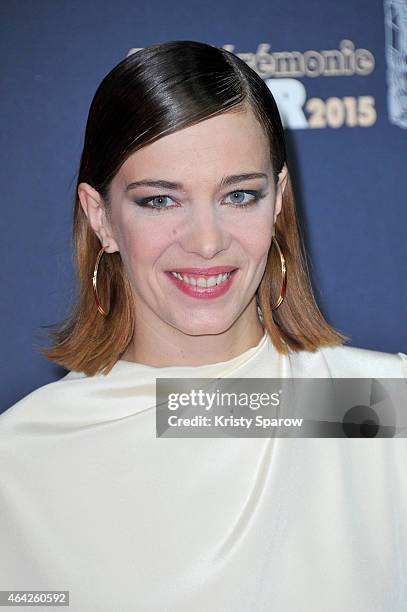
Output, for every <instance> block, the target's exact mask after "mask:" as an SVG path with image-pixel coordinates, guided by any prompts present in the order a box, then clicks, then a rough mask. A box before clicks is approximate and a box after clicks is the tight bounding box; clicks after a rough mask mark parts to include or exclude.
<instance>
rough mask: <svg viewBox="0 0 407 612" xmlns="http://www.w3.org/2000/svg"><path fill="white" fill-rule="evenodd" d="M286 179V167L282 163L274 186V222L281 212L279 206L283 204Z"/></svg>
mask: <svg viewBox="0 0 407 612" xmlns="http://www.w3.org/2000/svg"><path fill="white" fill-rule="evenodd" d="M287 180H288V168H287V164H284V166H283V168H282V170H281V172H280V174H279V175H278V183H277V186H276V190H277V192H276V201H275V206H274V223H275V222H276V220H277V217H278V215H279V214H280V212H281V207H282V204H283V193H284V190H285V188H286V185H287Z"/></svg>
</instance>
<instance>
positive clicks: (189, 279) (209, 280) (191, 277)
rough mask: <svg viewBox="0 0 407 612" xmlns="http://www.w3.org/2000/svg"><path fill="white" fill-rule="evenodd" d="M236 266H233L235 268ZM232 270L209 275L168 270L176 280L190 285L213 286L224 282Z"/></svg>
mask: <svg viewBox="0 0 407 612" xmlns="http://www.w3.org/2000/svg"><path fill="white" fill-rule="evenodd" d="M236 269H237V268H235V270H236ZM235 270H232V271H230V272H225V273H223V274H222V273H219V274H211V275H203V274H181V273H180V272H169V274H172V275H173V276H175V278H177V279H178V280H180V281H182V282H184V283H185V284H186V285H191V286H192V287H202V288H205V287H215V286H216V285H220V284H222V283H224V282H226V281H227V280H228V279H229V277H230V275H231V274H232V273H233V272H234V271H235Z"/></svg>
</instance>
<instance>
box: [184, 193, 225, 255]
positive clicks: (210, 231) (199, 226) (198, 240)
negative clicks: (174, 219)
mask: <svg viewBox="0 0 407 612" xmlns="http://www.w3.org/2000/svg"><path fill="white" fill-rule="evenodd" d="M229 244H230V234H229V232H228V230H227V228H226V227H225V221H224V219H222V213H221V211H218V210H216V209H215V207H214V206H213V205H212V204H210V205H207V206H205V205H201V206H197V207H196V209H195V210H194V211H193V212H192V213H191V217H190V219H189V221H188V227H187V228H186V229H185V233H184V235H183V240H182V246H183V249H184V251H186V252H187V253H193V254H195V255H199V256H200V257H202V258H204V259H212V258H214V257H216V255H217V254H218V253H220V252H221V251H224V250H225V249H227V248H228V246H229Z"/></svg>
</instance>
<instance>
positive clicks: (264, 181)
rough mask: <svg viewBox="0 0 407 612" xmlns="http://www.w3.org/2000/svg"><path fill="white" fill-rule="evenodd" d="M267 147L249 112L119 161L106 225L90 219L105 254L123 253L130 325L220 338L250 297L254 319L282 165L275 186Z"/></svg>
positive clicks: (175, 136)
mask: <svg viewBox="0 0 407 612" xmlns="http://www.w3.org/2000/svg"><path fill="white" fill-rule="evenodd" d="M268 147H269V145H268V141H267V139H266V136H265V134H264V133H263V130H262V128H261V127H260V125H259V124H258V122H257V121H256V119H255V117H254V115H253V114H252V113H251V111H249V112H244V113H238V114H237V113H226V114H222V115H220V116H217V117H213V118H210V119H207V120H205V121H203V122H201V123H199V124H197V125H194V126H192V127H188V128H185V129H182V130H180V131H178V132H177V133H175V134H171V135H169V136H165V137H163V138H161V139H160V140H158V141H156V142H154V143H153V144H150V145H148V146H146V147H144V148H143V149H141V150H139V151H137V152H135V153H134V154H132V155H131V156H130V157H129V158H128V159H127V160H126V162H125V163H124V164H123V166H122V167H121V169H120V171H119V172H118V173H117V175H116V176H115V178H114V179H113V181H112V185H111V217H110V223H109V221H107V218H105V217H103V219H104V221H103V227H98V228H96V227H95V225H94V224H93V223H92V225H93V226H94V229H96V231H97V233H98V235H99V237H100V238H101V240H102V243H103V244H104V245H105V244H109V245H110V248H109V249H108V252H114V251H116V250H118V251H120V254H121V257H122V260H123V263H124V266H125V269H126V271H127V274H128V277H129V280H130V284H131V286H132V289H133V292H134V300H135V306H136V325H137V322H138V321H139V320H140V321H142V322H143V323H144V325H145V326H150V327H151V326H157V325H158V326H162V325H163V324H164V325H169V326H172V327H173V328H176V329H177V330H179V331H181V332H183V333H185V334H189V335H201V334H218V333H221V332H223V331H226V330H227V329H229V328H230V327H231V326H232V325H233V324H234V323H235V322H236V321H237V320H239V318H240V317H244V316H248V315H247V312H248V311H247V307H248V305H249V304H250V303H251V304H252V310H251V311H250V312H251V316H253V312H254V311H253V304H255V292H256V290H257V288H258V286H259V283H260V281H261V278H262V275H263V272H264V268H265V265H266V260H267V254H268V251H269V248H270V244H271V238H272V229H273V225H274V222H275V219H276V217H277V214H278V213H279V212H280V208H281V195H282V193H281V182H282V180H283V179H284V178H285V174H286V167H284V171H283V173H282V174H281V175H280V181H279V186H278V189H277V190H276V188H275V186H274V184H273V180H272V168H271V163H270V159H269V149H268ZM254 174H256V175H258V176H254ZM244 175H253V176H247V177H245V176H244ZM233 176H235V178H231V177H233ZM147 182H149V183H151V184H150V185H148V184H147ZM135 183H138V185H135ZM158 183H160V184H158ZM98 218H99V217H98ZM91 222H92V220H91ZM95 223H96V222H95ZM107 256H108V255H105V257H107ZM215 267H216V268H218V269H217V270H208V269H209V268H215ZM194 269H195V270H194ZM196 269H200V270H196ZM222 271H223V276H220V275H221V274H222ZM172 272H181V274H182V280H181V278H180V277H179V276H178V277H175V276H174V274H172ZM226 272H227V273H228V278H227V279H226V280H225V276H224V274H225V273H226ZM199 278H201V280H198V279H199ZM214 283H219V284H216V285H215V284H214ZM207 285H209V287H208V286H207ZM245 312H246V315H245V314H244V313H245ZM256 316H257V312H256ZM152 329H153V328H152Z"/></svg>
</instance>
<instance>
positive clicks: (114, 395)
mask: <svg viewBox="0 0 407 612" xmlns="http://www.w3.org/2000/svg"><path fill="white" fill-rule="evenodd" d="M158 376H159V377H167V376H174V377H180V378H181V377H194V378H201V377H202V378H205V377H213V378H216V377H217V378H221V377H235V378H237V377H252V378H264V377H322V378H325V377H328V378H329V377H347V378H350V377H389V378H390V377H392V378H399V377H406V378H407V356H406V355H405V354H404V353H398V354H389V353H381V352H376V351H370V350H366V349H359V348H352V347H330V348H325V349H321V350H319V351H316V352H315V353H310V352H305V351H303V352H297V353H295V352H291V353H290V354H289V355H286V356H283V355H280V354H279V353H277V351H276V350H275V348H274V346H273V344H272V343H271V341H270V338H269V336H268V334H267V333H265V335H264V336H263V338H262V339H261V340H260V342H259V344H258V345H257V346H255V347H253V348H251V349H249V350H247V351H246V352H244V353H243V354H241V355H239V356H238V357H235V358H234V359H231V360H229V361H225V362H222V363H215V364H210V365H204V366H193V367H177V366H176V367H164V368H154V367H150V366H146V365H142V364H136V363H131V362H127V361H123V360H119V361H118V362H117V363H116V364H115V366H114V367H113V369H112V370H111V372H110V373H109V374H108V375H107V376H104V375H103V374H100V375H96V376H93V377H87V376H85V375H84V374H83V373H80V372H69V373H68V374H67V375H66V376H65V377H63V378H62V379H60V380H58V381H56V382H53V383H50V384H47V385H45V386H43V387H40V388H39V389H36V390H35V391H33V392H32V393H30V394H29V395H27V396H26V397H25V398H23V399H22V400H20V401H19V402H17V403H16V404H14V406H12V407H11V408H9V409H8V410H6V411H5V412H4V413H3V414H2V415H0V589H2V590H68V591H69V593H70V606H69V610H71V611H72V612H130V611H131V612H133V611H134V612H266V611H267V612H269V611H270V612H308V611H309V612H345V611H346V612H405V610H407V440H406V439H401V438H399V439H383V438H381V439H368V440H364V439H355V438H354V439H333V438H330V439H318V438H317V439H299V438H298V439H296V438H293V439H286V438H240V439H239V438H233V439H232V438H187V439H176V438H156V435H155V379H156V377H158ZM35 609H36V610H49V609H50V608H49V607H36V608H35ZM52 609H54V608H52Z"/></svg>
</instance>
